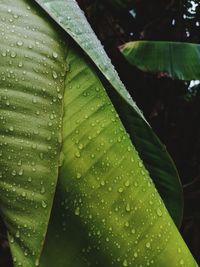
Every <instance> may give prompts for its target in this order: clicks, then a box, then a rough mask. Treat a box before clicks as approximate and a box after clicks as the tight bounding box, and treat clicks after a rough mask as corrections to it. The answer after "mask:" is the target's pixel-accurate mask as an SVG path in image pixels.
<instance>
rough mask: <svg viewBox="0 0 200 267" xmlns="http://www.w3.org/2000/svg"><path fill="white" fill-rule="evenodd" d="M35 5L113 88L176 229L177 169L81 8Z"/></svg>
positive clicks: (44, 0) (43, 0)
mask: <svg viewBox="0 0 200 267" xmlns="http://www.w3.org/2000/svg"><path fill="white" fill-rule="evenodd" d="M36 2H38V3H39V4H40V5H41V7H43V9H44V10H46V12H47V13H48V14H49V15H50V16H51V17H52V18H53V19H54V20H55V22H56V23H58V25H60V26H61V27H62V28H63V29H64V30H65V31H66V32H67V33H68V34H69V35H70V36H71V37H72V38H73V39H74V40H75V41H76V42H77V43H78V45H79V46H80V47H81V48H82V49H83V50H84V51H85V53H86V54H87V55H88V56H89V57H90V58H91V60H92V61H93V62H94V63H95V64H96V66H97V67H98V68H99V69H100V71H101V73H102V74H103V75H104V77H105V78H106V79H107V81H108V82H109V83H110V84H111V85H112V87H108V86H107V88H110V90H109V93H110V95H111V100H112V102H113V103H114V104H115V106H116V108H117V111H118V112H119V113H120V116H121V119H122V120H123V123H124V125H125V127H126V129H127V131H128V133H129V134H130V136H131V139H132V140H133V142H134V144H135V146H136V148H137V150H138V152H139V154H140V156H141V157H142V159H143V161H144V164H145V166H146V168H147V169H148V170H149V172H150V174H151V176H152V179H153V180H154V182H155V184H156V186H157V189H158V190H159V192H160V194H161V196H162V197H163V200H164V201H165V204H166V206H167V208H168V209H169V212H170V214H171V216H172V217H173V219H174V221H175V223H176V224H177V226H180V223H181V220H182V213H183V212H182V211H183V197H182V188H181V185H180V181H179V177H178V174H177V171H176V168H175V166H174V164H173V162H172V160H171V158H170V157H169V155H168V153H167V151H166V149H165V148H164V146H163V145H162V144H161V143H160V141H159V140H158V138H157V137H156V136H155V134H154V133H153V131H152V129H151V128H150V127H149V125H148V124H147V123H146V121H145V120H144V117H143V115H142V113H141V112H140V111H139V109H138V108H137V106H136V105H135V103H134V102H133V100H132V99H131V97H130V95H129V94H128V92H127V90H126V88H125V87H124V85H123V84H122V82H121V80H120V79H119V76H118V74H117V73H116V71H115V70H114V67H113V66H112V64H111V62H110V59H109V58H108V57H107V55H106V53H105V52H104V50H103V48H102V46H101V44H100V42H99V41H98V39H97V38H96V36H95V34H94V32H93V31H92V29H91V27H90V25H89V24H88V22H87V21H86V19H85V17H84V15H83V14H82V12H81V10H80V8H79V7H78V5H77V4H76V2H75V1H74V0H68V1H53V0H36ZM113 88H114V89H115V90H113ZM112 94H113V97H112Z"/></svg>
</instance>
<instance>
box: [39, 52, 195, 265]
mask: <svg viewBox="0 0 200 267" xmlns="http://www.w3.org/2000/svg"><path fill="white" fill-rule="evenodd" d="M67 62H68V64H69V67H70V69H69V73H68V75H67V77H66V82H65V84H66V90H65V95H64V119H63V141H64V142H63V147H62V153H61V155H62V157H61V159H62V166H61V168H60V172H59V180H58V187H57V193H56V197H55V203H54V209H53V212H52V216H51V220H50V225H49V229H48V234H47V239H46V242H45V246H44V251H43V254H42V260H41V264H40V267H46V266H48V267H54V266H59V267H63V266H70V267H80V266H81V267H86V266H98V267H101V266H105V267H109V266H116V267H118V266H124V267H126V266H148V265H152V266H154V267H161V266H162V267H165V266H166V267H168V266H169V262H170V266H171V267H175V266H182V265H183V266H188V267H189V266H190V267H195V266H197V265H196V263H195V261H194V259H193V258H192V256H191V254H190V252H189V250H188V248H187V247H186V245H185V243H184V241H183V240H182V238H181V236H180V234H179V233H178V230H177V228H176V227H175V225H174V223H173V221H172V219H171V217H170V216H169V214H168V212H167V210H166V208H165V206H164V204H163V202H162V200H161V198H160V196H159V194H158V192H157V191H156V190H155V187H154V184H153V183H152V181H151V179H150V177H149V174H148V172H147V171H146V170H145V168H144V166H143V163H142V161H141V160H140V158H139V156H138V153H137V151H136V150H135V148H134V147H133V145H132V143H131V141H130V139H129V137H128V135H127V133H126V131H125V129H124V127H123V125H122V123H121V121H120V119H119V117H118V115H117V113H116V111H115V109H114V107H113V105H112V104H111V101H110V99H109V98H108V96H107V93H106V91H105V90H104V87H103V85H102V83H101V81H100V80H99V78H98V76H97V74H96V71H95V69H94V68H92V67H91V64H90V63H87V61H86V60H85V59H84V57H82V56H81V55H80V53H78V52H77V50H76V49H73V48H69V52H68V57H67Z"/></svg>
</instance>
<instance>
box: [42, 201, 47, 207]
mask: <svg viewBox="0 0 200 267" xmlns="http://www.w3.org/2000/svg"><path fill="white" fill-rule="evenodd" d="M42 207H43V208H44V209H45V208H46V207H47V203H46V202H45V201H44V200H42Z"/></svg>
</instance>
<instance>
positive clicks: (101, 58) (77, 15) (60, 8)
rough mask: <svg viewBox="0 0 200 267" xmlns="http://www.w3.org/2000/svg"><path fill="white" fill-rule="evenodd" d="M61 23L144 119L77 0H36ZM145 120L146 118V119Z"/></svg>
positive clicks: (113, 86)
mask: <svg viewBox="0 0 200 267" xmlns="http://www.w3.org/2000/svg"><path fill="white" fill-rule="evenodd" d="M34 1H35V2H37V3H38V4H39V5H40V6H41V7H42V8H43V9H44V10H45V11H46V12H47V13H48V14H49V15H50V16H51V17H52V18H53V19H54V21H55V22H56V23H57V24H58V25H60V26H61V27H62V28H63V29H64V30H65V31H66V32H67V33H68V34H69V35H70V36H71V37H72V38H73V39H74V40H75V42H76V43H77V44H78V45H79V46H80V47H81V48H82V49H83V51H84V52H85V53H86V54H87V55H88V56H89V57H90V58H91V60H92V61H93V62H94V64H96V66H97V68H98V69H99V70H100V71H101V73H102V74H103V76H104V77H105V78H106V79H107V80H108V81H109V83H110V84H111V85H112V88H114V89H115V90H116V91H117V93H118V94H119V95H120V96H121V97H122V98H123V99H124V100H125V101H126V102H127V103H128V104H129V105H130V106H132V107H133V108H134V109H135V110H136V111H137V112H138V114H139V115H140V116H141V117H142V118H143V119H144V117H143V115H142V113H141V111H140V110H139V109H138V107H137V106H136V104H135V102H134V101H133V100H132V98H131V96H130V94H129V93H128V91H127V90H126V88H125V86H124V85H123V83H122V82H121V80H120V78H119V76H118V74H117V72H116V71H115V69H114V67H113V65H112V63H111V61H110V59H109V58H108V56H107V54H106V53H105V51H104V49H103V47H102V45H101V43H100V41H99V40H98V39H97V37H96V36H95V34H94V32H93V30H92V29H91V27H90V25H89V23H88V22H87V20H86V18H85V16H84V14H83V12H82V10H81V9H80V8H79V6H78V5H77V3H76V1H75V0H68V1H62V0H57V1H54V0H34ZM144 120H145V119H144Z"/></svg>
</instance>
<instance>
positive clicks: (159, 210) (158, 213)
mask: <svg viewBox="0 0 200 267" xmlns="http://www.w3.org/2000/svg"><path fill="white" fill-rule="evenodd" d="M156 213H157V215H158V216H159V217H161V216H162V210H161V209H159V208H157V210H156Z"/></svg>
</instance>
